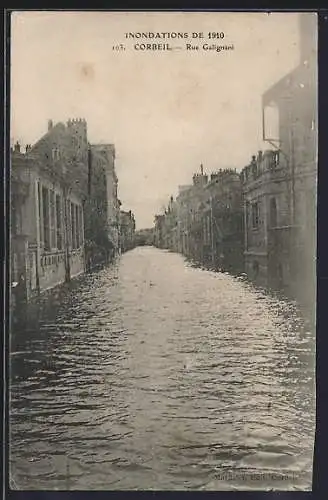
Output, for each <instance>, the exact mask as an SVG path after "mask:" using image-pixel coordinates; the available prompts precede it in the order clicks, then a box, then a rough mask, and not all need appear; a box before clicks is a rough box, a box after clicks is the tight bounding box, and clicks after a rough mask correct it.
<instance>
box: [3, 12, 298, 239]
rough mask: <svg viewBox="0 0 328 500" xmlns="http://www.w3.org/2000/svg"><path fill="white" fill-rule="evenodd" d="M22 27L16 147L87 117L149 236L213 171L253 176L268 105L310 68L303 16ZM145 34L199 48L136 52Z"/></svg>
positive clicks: (35, 18)
mask: <svg viewBox="0 0 328 500" xmlns="http://www.w3.org/2000/svg"><path fill="white" fill-rule="evenodd" d="M11 30H12V48H11V131H10V132H11V141H12V142H16V141H17V140H18V141H19V142H20V143H21V144H22V145H24V144H33V143H34V142H36V141H37V140H38V139H39V138H40V137H41V136H42V135H43V134H44V133H46V131H47V123H48V120H49V119H52V120H53V122H54V123H57V122H64V123H65V122H66V121H67V120H68V119H69V118H85V119H86V120H87V124H88V139H89V142H91V143H101V142H103V143H111V144H115V148H116V153H117V158H116V170H117V175H118V179H119V186H118V191H119V197H120V199H121V201H122V208H123V209H124V210H130V209H131V210H132V211H133V212H134V214H135V217H136V223H137V228H138V229H140V228H146V227H151V226H152V225H153V220H154V215H155V214H156V213H160V212H161V211H162V210H163V209H164V207H165V206H166V205H167V203H168V200H169V197H170V196H171V195H173V196H176V195H177V193H178V186H179V185H185V184H190V183H191V182H192V175H193V173H195V172H198V171H199V169H200V164H201V163H203V165H204V170H205V172H206V173H208V174H210V173H211V172H212V171H215V170H217V169H219V168H226V167H232V168H236V169H237V170H241V169H242V168H243V167H244V166H245V165H246V164H247V163H249V161H250V158H251V155H252V154H256V152H257V151H258V150H259V149H266V148H268V146H267V145H265V144H263V142H262V111H261V96H262V94H263V92H264V91H265V90H266V89H267V88H268V87H270V86H271V85H272V84H273V83H275V82H276V81H277V80H279V79H280V78H281V77H283V76H284V75H285V74H286V73H287V72H289V71H290V70H291V69H293V68H294V67H295V66H297V64H298V62H299V34H298V16H297V13H270V14H268V13H250V12H248V13H236V12H235V13H223V12H217V13H213V12H211V13H209V12H203V13H196V12H189V13H186V12H99V11H98V12H64V11H58V12H45V11H44V12H41V11H40V12H38V11H34V12H31V11H30V12H15V13H14V14H13V18H12V27H11ZM138 32H141V33H144V32H146V33H148V32H154V33H157V32H160V33H163V32H165V33H172V32H183V33H188V39H186V40H185V39H183V40H180V39H179V40H177V39H171V40H163V39H156V40H152V41H151V42H152V43H155V42H156V43H170V44H171V46H172V47H176V46H178V47H181V48H180V49H175V50H171V51H154V50H153V51H140V50H135V48H134V44H135V43H149V40H145V39H142V40H141V39H130V38H129V39H126V38H125V33H138ZM193 32H195V33H203V34H204V38H203V39H192V38H191V34H192V33H193ZM208 32H214V33H221V32H223V33H224V39H223V41H222V40H218V39H210V40H209V39H207V34H208ZM186 43H190V44H192V45H198V46H199V50H192V51H188V50H187V49H186ZM204 43H207V44H209V45H213V44H216V45H231V44H233V46H234V50H229V51H223V50H222V51H220V52H217V51H216V50H207V51H206V50H203V48H202V47H203V44H204ZM120 44H123V45H124V48H125V50H115V47H116V46H119V45H120ZM113 47H114V48H113Z"/></svg>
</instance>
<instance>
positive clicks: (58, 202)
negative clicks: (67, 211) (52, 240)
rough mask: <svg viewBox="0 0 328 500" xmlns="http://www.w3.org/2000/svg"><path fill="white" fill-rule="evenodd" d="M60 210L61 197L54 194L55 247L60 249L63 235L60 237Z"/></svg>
mask: <svg viewBox="0 0 328 500" xmlns="http://www.w3.org/2000/svg"><path fill="white" fill-rule="evenodd" d="M61 220H62V211H61V199H60V196H59V195H58V194H57V195H56V232H57V248H58V250H62V248H63V237H62V223H61Z"/></svg>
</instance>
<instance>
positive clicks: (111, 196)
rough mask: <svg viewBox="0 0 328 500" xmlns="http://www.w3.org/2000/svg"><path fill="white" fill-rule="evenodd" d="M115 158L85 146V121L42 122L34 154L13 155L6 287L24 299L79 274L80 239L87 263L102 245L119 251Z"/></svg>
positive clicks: (82, 263)
mask: <svg viewBox="0 0 328 500" xmlns="http://www.w3.org/2000/svg"><path fill="white" fill-rule="evenodd" d="M114 158H115V150H114V147H113V146H112V145H109V146H107V145H104V146H103V145H101V146H98V145H97V146H93V145H90V144H89V143H88V138H87V123H86V121H85V120H84V119H74V120H68V122H67V123H66V124H64V123H58V124H56V125H53V123H52V121H51V120H49V122H48V130H47V132H46V134H45V135H43V136H42V137H41V138H40V140H38V141H37V142H36V143H35V144H34V145H33V146H27V147H26V150H25V151H24V152H22V151H21V148H20V146H19V144H16V146H15V147H14V148H13V149H12V151H11V273H12V279H11V280H12V282H14V283H19V287H18V288H17V290H18V289H19V290H23V293H22V295H23V296H24V298H25V299H27V300H28V299H29V298H30V297H31V296H33V295H34V294H38V293H40V292H42V291H44V290H46V289H49V288H52V287H54V286H56V285H58V284H60V283H63V282H64V281H69V280H70V279H71V278H72V277H75V276H77V275H79V274H81V273H83V272H84V271H85V270H86V255H85V250H86V245H85V240H86V239H87V240H88V242H89V243H90V242H91V245H90V246H91V250H90V246H89V247H87V250H88V251H89V255H88V259H89V258H90V253H91V257H92V259H93V260H97V258H98V257H99V255H98V253H99V249H102V248H103V249H105V250H106V241H107V240H110V241H111V242H112V247H113V248H114V249H115V250H117V249H118V222H119V216H118V213H119V208H118V207H119V202H118V199H117V177H116V173H115V168H114ZM103 227H105V228H106V231H105V235H104V231H103ZM107 227H108V228H109V229H108V230H107ZM101 257H102V256H100V259H101Z"/></svg>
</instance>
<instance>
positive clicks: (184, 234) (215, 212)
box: [155, 165, 243, 272]
mask: <svg viewBox="0 0 328 500" xmlns="http://www.w3.org/2000/svg"><path fill="white" fill-rule="evenodd" d="M192 181H193V183H192V185H188V186H180V187H179V194H178V196H177V198H176V200H173V197H171V199H170V202H169V204H168V206H167V208H166V210H165V212H164V214H162V215H157V216H156V218H155V241H156V246H158V247H160V248H167V249H170V250H173V251H175V252H179V253H182V254H183V255H185V256H186V257H187V258H189V259H191V260H193V261H195V262H198V263H200V264H203V265H205V266H208V267H212V268H216V269H218V268H219V269H222V270H227V271H228V270H229V271H236V272H240V271H242V270H243V211H242V190H241V182H240V176H239V174H238V173H237V172H236V171H235V170H232V169H224V170H220V171H219V172H217V173H213V174H211V177H210V179H209V178H208V175H207V174H205V173H204V169H203V166H202V165H201V169H200V172H199V173H196V174H194V175H193V178H192Z"/></svg>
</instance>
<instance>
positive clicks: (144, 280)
mask: <svg viewBox="0 0 328 500" xmlns="http://www.w3.org/2000/svg"><path fill="white" fill-rule="evenodd" d="M78 281H79V285H78V286H77V285H76V284H74V283H72V285H71V287H70V289H69V290H68V291H66V292H65V295H64V296H63V297H61V298H60V300H58V304H57V305H56V304H52V306H51V307H50V308H49V307H48V309H45V310H44V312H43V313H42V315H41V317H40V321H39V323H38V324H36V326H34V327H33V326H32V327H31V326H30V327H28V328H27V330H26V331H25V332H23V333H21V334H20V335H19V336H18V337H17V336H16V337H15V338H14V339H13V342H12V348H11V380H12V383H11V401H10V424H11V425H10V436H11V450H10V467H11V487H12V488H18V489H45V490H46V489H48V490H51V489H67V488H69V489H86V490H88V489H89V490H90V489H92V490H97V489H99V490H101V489H106V490H120V489H121V490H122V489H127V490H129V489H157V490H175V489H180V490H183V489H194V490H197V489H199V490H202V489H204V490H207V489H208V490H220V489H227V490H230V489H240V490H243V489H254V488H256V489H264V488H268V489H271V488H277V489H293V488H295V489H310V487H311V472H312V453H313V439H314V425H315V406H314V405H315V401H314V383H315V379H314V363H315V335H314V333H313V331H312V332H311V329H310V328H309V327H308V326H306V325H305V324H303V323H304V322H303V321H302V320H301V318H300V317H299V316H298V315H297V311H296V309H295V306H294V305H293V304H291V303H288V302H286V301H283V300H281V299H278V298H275V297H272V296H270V295H269V294H268V293H265V292H263V291H261V290H259V289H256V288H255V287H254V286H252V285H250V284H249V283H246V282H245V281H243V280H241V279H238V278H234V277H232V276H229V275H227V274H222V273H213V272H210V271H204V270H201V269H197V268H193V267H192V266H190V265H189V264H187V263H186V262H185V261H184V259H183V257H182V256H181V255H177V254H173V253H169V252H167V251H163V250H158V249H155V248H152V247H139V248H136V249H134V250H132V251H130V252H128V253H126V254H124V255H122V256H121V258H120V259H119V260H118V261H117V262H116V263H115V264H114V265H112V266H111V267H109V268H106V269H102V270H101V271H99V272H96V273H93V274H90V275H87V276H84V277H83V278H81V279H79V280H78Z"/></svg>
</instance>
